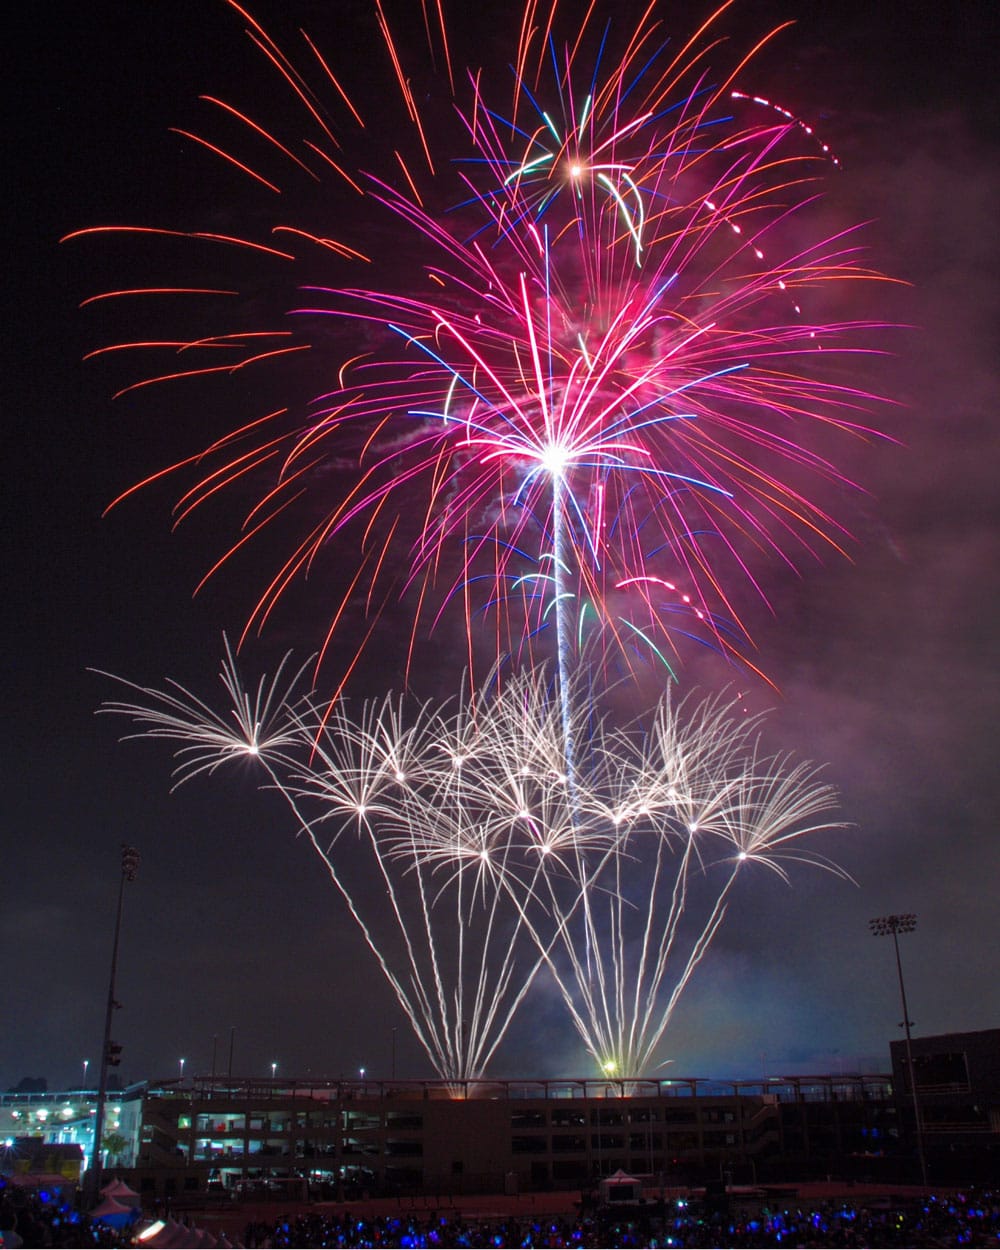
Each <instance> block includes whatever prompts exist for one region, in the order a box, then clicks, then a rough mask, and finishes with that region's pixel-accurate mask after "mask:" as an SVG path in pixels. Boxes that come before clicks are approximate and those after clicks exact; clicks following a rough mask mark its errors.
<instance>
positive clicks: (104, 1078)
mask: <svg viewBox="0 0 1000 1250" xmlns="http://www.w3.org/2000/svg"><path fill="white" fill-rule="evenodd" d="M138 871H139V852H138V851H137V850H136V849H135V847H133V846H126V845H125V843H124V842H123V843H122V859H121V880H120V882H119V884H118V912H117V914H116V916H115V940H114V942H113V943H112V946H111V974H110V976H109V977H108V1004H107V1009H106V1011H105V1013H104V1045H103V1047H102V1049H101V1079H100V1082H99V1084H98V1087H97V1114H96V1116H95V1117H94V1145H93V1153H92V1155H91V1164H90V1171H91V1173H92V1179H91V1181H90V1185H89V1189H90V1196H91V1198H92V1200H93V1201H94V1202H96V1201H97V1196H98V1194H99V1193H100V1192H101V1138H102V1137H103V1136H104V1103H105V1101H106V1099H107V1096H108V1068H109V1067H117V1066H118V1064H119V1063H121V1059H120V1058H119V1056H120V1054H121V1049H122V1048H121V1046H120V1045H119V1044H118V1043H117V1042H113V1041H112V1040H111V1019H112V1016H113V1015H114V1013H115V1009H116V1008H118V1007H120V1006H121V1003H119V1002H118V1001H117V1000H116V998H115V982H116V981H117V979H118V940H119V938H120V937H121V931H122V911H123V908H124V904H125V882H126V881H134V880H135V874H136V873H137V872H138Z"/></svg>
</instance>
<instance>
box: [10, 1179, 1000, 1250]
mask: <svg viewBox="0 0 1000 1250" xmlns="http://www.w3.org/2000/svg"><path fill="white" fill-rule="evenodd" d="M825 1188H826V1189H827V1190H828V1191H829V1190H831V1189H832V1187H825ZM823 1189H824V1187H820V1186H802V1187H801V1189H800V1190H798V1191H795V1190H788V1191H784V1192H772V1193H770V1194H767V1193H760V1192H756V1193H752V1192H750V1191H747V1192H742V1193H733V1194H730V1195H729V1197H728V1200H727V1201H724V1202H719V1203H716V1204H715V1205H713V1204H711V1203H709V1204H706V1203H705V1202H704V1201H699V1200H698V1199H696V1198H694V1197H692V1198H690V1199H686V1198H684V1197H682V1196H680V1195H671V1196H670V1197H666V1198H665V1199H664V1200H663V1201H662V1202H656V1201H653V1202H648V1203H646V1204H645V1205H644V1206H643V1207H641V1208H631V1209H627V1210H625V1209H622V1210H617V1211H611V1212H608V1211H600V1210H595V1211H587V1212H585V1213H582V1212H581V1210H580V1205H579V1195H578V1194H575V1195H571V1194H566V1195H553V1194H547V1195H544V1196H542V1195H531V1196H525V1197H522V1198H496V1197H493V1198H480V1199H474V1198H463V1199H462V1200H461V1201H462V1207H461V1209H459V1208H457V1207H454V1206H451V1205H446V1204H444V1203H442V1205H441V1206H440V1208H439V1209H437V1210H434V1209H432V1208H431V1207H430V1206H422V1207H417V1206H415V1205H414V1206H410V1207H408V1208H405V1209H404V1206H403V1204H401V1203H400V1202H398V1201H393V1202H389V1201H387V1200H386V1201H383V1202H374V1201H372V1202H367V1203H363V1204H362V1203H355V1204H332V1203H327V1204H317V1205H314V1206H311V1207H303V1208H300V1209H299V1210H297V1211H292V1212H288V1213H287V1214H280V1215H278V1214H276V1212H275V1209H274V1208H271V1209H270V1210H267V1209H266V1208H261V1207H256V1208H252V1209H251V1208H232V1209H229V1210H227V1211H225V1212H220V1211H213V1212H209V1211H198V1212H194V1211H192V1212H188V1213H187V1214H186V1216H185V1217H184V1218H185V1219H186V1221H187V1222H188V1223H189V1224H190V1226H191V1227H190V1228H189V1229H186V1230H185V1229H183V1228H179V1229H177V1230H176V1231H175V1233H174V1235H173V1236H172V1237H171V1238H170V1241H169V1244H170V1245H171V1246H172V1247H173V1250H182V1248H183V1247H188V1246H191V1247H193V1246H198V1247H204V1250H210V1247H213V1246H219V1247H226V1246H231V1245H244V1246H247V1247H265V1246H266V1247H312V1246H343V1247H365V1246H374V1247H386V1248H388V1247H408V1248H409V1247H428V1246H429V1247H464V1246H469V1247H518V1246H525V1247H536V1246H537V1247H570V1248H572V1247H581V1248H582V1247H617V1246H634V1247H650V1248H653V1247H666V1246H670V1247H688V1246H690V1247H716V1248H721V1247H744V1246H748V1247H756V1246H774V1247H787V1246H806V1247H809V1246H843V1247H853V1246H871V1247H877V1246H893V1247H896V1246H899V1247H938V1246H972V1247H977V1246H993V1247H1000V1189H980V1190H968V1191H956V1192H949V1193H924V1192H922V1191H919V1190H910V1191H906V1192H902V1193H901V1192H895V1193H893V1194H891V1195H887V1194H885V1193H878V1192H876V1191H871V1190H865V1189H863V1188H862V1187H858V1189H852V1190H850V1191H844V1192H841V1193H834V1192H826V1193H824V1192H823ZM543 1207H544V1209H543ZM378 1208H385V1209H378ZM175 1218H180V1217H179V1216H176V1213H175ZM0 1230H2V1231H0V1246H3V1247H5V1248H6V1247H10V1246H17V1245H19V1244H20V1245H23V1246H25V1247H34V1246H66V1247H89V1246H107V1247H115V1246H129V1245H135V1244H142V1243H137V1242H136V1240H135V1238H134V1236H133V1234H132V1233H117V1232H115V1231H114V1230H110V1229H107V1228H104V1227H103V1226H101V1225H100V1224H91V1222H90V1221H89V1220H88V1219H87V1218H86V1217H85V1216H84V1217H80V1216H77V1215H76V1214H75V1213H73V1212H71V1211H67V1210H62V1211H60V1210H59V1209H58V1208H55V1207H53V1206H48V1207H46V1206H43V1205H42V1204H41V1203H38V1202H37V1200H35V1199H31V1200H29V1201H28V1202H27V1203H25V1204H24V1205H22V1206H21V1207H20V1208H19V1209H15V1208H14V1207H13V1205H12V1204H11V1203H10V1202H9V1201H8V1200H6V1199H5V1200H4V1201H3V1203H2V1206H0ZM7 1230H11V1231H7ZM157 1240H160V1239H157ZM152 1244H154V1245H155V1244H156V1241H154V1242H153V1243H152ZM161 1244H164V1243H163V1242H161Z"/></svg>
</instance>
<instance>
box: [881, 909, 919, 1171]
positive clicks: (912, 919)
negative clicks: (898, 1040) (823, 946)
mask: <svg viewBox="0 0 1000 1250" xmlns="http://www.w3.org/2000/svg"><path fill="white" fill-rule="evenodd" d="M868 927H869V929H871V931H872V936H873V937H886V936H887V935H888V934H890V933H891V934H892V942H893V946H894V947H895V950H896V972H897V973H898V975H899V997H900V999H901V1000H902V1004H903V1028H904V1030H905V1032H906V1066H907V1068H909V1070H910V1093H911V1094H912V1096H913V1119H914V1126H915V1128H916V1133H917V1158H918V1159H919V1160H920V1179H921V1180H922V1181H923V1183H924V1184H925V1185H926V1184H927V1158H926V1156H925V1154H924V1126H923V1121H922V1120H921V1118H920V1099H919V1098H918V1097H917V1074H916V1071H915V1070H914V1067H913V1038H912V1037H911V1035H910V1012H909V1008H908V1007H907V1005H906V986H905V985H904V984H903V961H902V959H900V957H899V935H900V934H901V933H912V932H913V930H914V929H915V928H916V927H917V917H916V915H915V914H914V913H913V912H904V913H903V914H902V915H899V916H878V917H876V919H874V920H869V921H868Z"/></svg>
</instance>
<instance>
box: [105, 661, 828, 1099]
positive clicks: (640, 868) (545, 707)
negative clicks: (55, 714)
mask: <svg viewBox="0 0 1000 1250" xmlns="http://www.w3.org/2000/svg"><path fill="white" fill-rule="evenodd" d="M222 676H223V683H224V686H225V690H226V693H227V699H228V700H229V702H230V703H231V704H232V707H231V709H229V711H228V714H227V713H218V712H216V711H214V710H213V709H212V708H211V707H210V706H209V705H208V704H206V703H205V702H204V701H203V700H201V699H199V698H197V697H195V696H194V695H192V694H190V693H189V692H187V691H184V690H183V689H181V688H180V687H176V686H172V687H171V688H170V689H168V690H166V691H156V690H154V689H150V688H143V687H137V686H133V685H132V683H125V684H126V685H127V686H129V687H130V689H131V690H132V691H133V692H134V697H130V698H129V699H127V700H123V701H116V702H110V703H106V704H105V705H104V707H103V710H104V711H106V712H110V713H114V714H116V715H123V716H126V717H128V718H129V719H130V720H132V721H133V722H134V723H135V724H136V726H137V729H136V733H135V734H134V735H132V736H136V737H151V738H155V739H167V740H173V741H175V742H178V743H180V746H179V747H178V750H177V756H178V761H179V762H178V780H179V781H181V780H188V779H190V778H193V777H195V776H198V775H200V774H204V773H213V772H214V771H215V770H216V769H218V768H220V767H223V766H228V765H231V764H232V763H233V762H234V761H235V760H237V759H244V760H246V759H250V760H252V761H253V762H254V763H255V764H256V765H257V766H258V767H260V768H262V769H263V770H264V773H265V775H266V778H267V781H268V783H269V784H270V785H273V786H275V787H277V788H278V789H279V790H280V792H281V793H282V794H283V795H284V796H285V798H286V799H287V801H288V803H289V805H290V808H291V810H292V812H293V813H294V815H295V819H296V822H297V824H298V827H299V829H300V831H301V832H302V833H303V834H304V835H305V836H306V837H308V839H309V841H310V843H311V845H312V847H313V849H314V850H315V851H316V853H317V854H318V855H319V857H320V858H321V860H322V861H323V864H324V865H325V867H326V870H327V872H328V873H329V876H330V879H331V881H332V882H333V884H334V885H335V887H336V888H337V890H338V892H339V893H340V895H341V897H342V898H343V900H344V902H345V904H346V905H347V907H348V910H349V912H350V914H351V916H352V918H353V919H354V921H355V922H356V924H357V925H358V926H359V928H360V930H361V932H362V934H363V936H364V939H365V941H366V942H367V944H368V946H369V947H370V949H371V950H372V952H373V953H374V955H375V957H376V958H377V960H378V963H379V965H380V967H381V969H382V972H383V973H384V975H385V976H386V978H387V980H388V982H389V984H390V985H391V987H392V989H393V991H394V993H395V995H396V997H397V999H398V1001H399V1003H400V1006H401V1007H402V1009H403V1010H404V1012H405V1013H406V1015H407V1017H408V1019H409V1021H410V1023H411V1025H412V1027H413V1029H414V1032H415V1034H416V1036H417V1038H418V1039H419V1041H420V1043H421V1045H422V1046H423V1048H424V1051H425V1053H426V1054H427V1056H428V1058H429V1059H430V1061H431V1063H432V1064H433V1065H434V1068H435V1070H436V1071H437V1073H438V1074H439V1076H441V1077H442V1078H443V1079H446V1080H453V1081H462V1080H469V1079H476V1078H478V1077H480V1076H482V1075H483V1072H484V1070H485V1068H486V1065H487V1064H488V1062H489V1061H490V1059H491V1058H492V1057H493V1055H494V1054H495V1052H496V1050H497V1048H498V1047H499V1046H500V1044H501V1042H502V1040H503V1037H504V1035H505V1034H506V1032H507V1029H508V1027H509V1025H510V1023H511V1020H512V1019H513V1017H514V1014H515V1012H516V1010H517V1009H518V1007H519V1006H520V1004H521V1003H522V1001H523V1000H524V997H525V995H526V994H527V993H528V990H529V988H530V986H531V983H532V981H533V979H534V977H535V974H536V973H537V971H538V969H539V968H540V967H542V966H544V967H545V968H546V969H547V971H548V973H549V974H550V976H551V978H552V979H553V980H554V982H555V984H556V985H557V986H558V989H559V992H560V994H561V996H562V999H563V1002H564V1004H565V1007H566V1009H567V1011H568V1014H569V1017H570V1019H571V1020H572V1022H573V1024H574V1026H575V1028H576V1030H577V1033H578V1035H579V1037H580V1039H581V1041H582V1043H583V1045H584V1046H585V1048H586V1050H587V1051H588V1052H589V1054H590V1055H592V1056H593V1058H594V1059H595V1060H596V1061H597V1063H598V1064H599V1066H600V1069H601V1070H602V1071H604V1072H614V1073H617V1074H619V1075H621V1076H639V1075H642V1074H643V1073H644V1072H645V1071H647V1070H649V1067H650V1065H651V1063H652V1061H653V1058H654V1055H655V1052H656V1048H657V1046H658V1045H659V1043H660V1041H661V1039H662V1036H663V1033H664V1031H665V1029H666V1027H667V1025H668V1024H669V1021H670V1018H671V1015H672V1013H673V1011H674V1008H675V1007H676V1005H677V1002H678V1000H679V998H680V996H681V994H682V993H683V990H684V988H685V987H686V985H687V984H688V982H689V980H690V978H691V976H692V974H693V972H694V970H695V968H696V967H697V966H698V964H699V962H700V961H701V959H702V958H703V956H704V955H705V952H706V951H707V949H708V947H709V944H710V942H711V940H712V938H713V936H714V935H715V933H716V932H717V930H718V928H719V926H720V925H721V924H722V922H723V919H724V917H725V914H726V908H727V905H728V902H729V899H730V897H731V895H732V893H733V891H734V889H735V887H736V885H737V883H738V881H739V880H740V878H741V877H742V876H743V875H744V874H746V873H747V872H748V871H750V870H751V869H752V868H753V867H754V866H759V867H764V868H767V869H770V870H771V871H773V872H775V873H777V874H778V875H779V876H780V877H782V878H783V879H785V880H787V867H788V865H789V864H791V863H805V864H812V865H818V866H821V867H824V868H827V869H829V870H831V871H833V872H838V873H839V872H840V870H839V869H837V868H836V866H835V865H833V864H832V863H831V862H830V861H829V860H827V859H825V858H824V857H823V856H821V855H818V854H815V853H813V852H811V851H810V850H809V849H808V848H805V849H803V848H802V847H800V845H799V844H800V842H801V841H802V840H803V839H808V836H809V835H812V834H815V833H817V832H819V831H821V830H830V829H833V828H836V827H837V826H836V825H835V823H834V822H832V821H831V820H830V819H828V816H827V814H828V813H829V812H830V811H831V810H832V808H833V806H834V795H833V791H832V790H831V788H830V787H829V786H828V785H825V784H823V783H822V782H821V781H820V780H819V779H818V776H817V773H816V770H815V769H813V768H812V767H810V766H809V765H807V764H803V763H795V762H794V761H792V760H791V758H790V757H786V756H774V755H768V754H766V753H764V752H763V751H762V748H761V744H760V740H759V718H758V719H757V720H754V721H748V720H747V719H746V718H745V717H742V716H741V715H739V713H738V712H737V710H736V705H735V704H734V703H733V702H728V701H727V700H726V699H724V698H720V697H714V698H711V699H708V700H705V701H703V702H701V703H697V702H695V701H694V700H691V699H688V700H685V701H681V702H679V703H678V702H675V701H673V700H672V699H671V698H670V696H669V695H665V696H664V697H663V699H662V700H661V702H660V704H659V706H658V707H657V708H656V710H655V712H654V714H653V716H652V718H651V719H650V721H649V722H648V724H647V725H643V724H639V723H636V724H634V725H632V726H630V727H628V728H625V729H621V728H614V727H613V726H612V722H611V721H610V720H608V719H607V718H602V717H598V718H596V719H595V718H594V716H593V714H592V713H590V712H583V711H580V710H579V709H580V708H581V707H582V706H583V705H582V701H581V700H579V699H577V700H571V706H573V707H574V708H576V709H577V711H576V713H575V714H576V715H577V717H578V718H579V721H580V723H579V724H578V725H576V726H574V731H575V733H576V736H577V737H578V738H579V739H580V740H581V741H582V740H584V738H585V739H586V741H587V753H586V759H585V761H582V763H585V767H581V769H580V772H579V776H578V778H577V782H576V785H575V787H574V792H573V794H572V795H571V793H570V787H569V784H568V781H569V779H568V777H567V774H566V771H565V763H564V739H563V725H562V716H561V712H560V710H559V708H558V705H557V703H556V701H554V700H553V699H552V697H551V689H550V685H549V683H548V680H547V676H546V674H545V672H544V671H542V670H534V671H531V672H528V673H524V674H522V675H519V676H517V677H515V678H514V679H513V680H512V681H511V682H509V683H507V684H506V685H505V686H503V687H502V688H500V689H499V690H497V691H496V693H493V694H491V695H480V696H478V697H476V698H475V699H474V700H470V699H468V698H467V697H466V696H464V695H461V696H459V697H458V698H457V699H456V700H455V701H454V702H452V703H450V704H444V705H440V706H432V705H429V704H424V705H410V704H408V703H407V702H406V701H405V700H400V699H398V698H395V697H393V696H386V697H385V698H383V699H382V700H380V701H378V702H372V703H366V704H365V705H363V707H362V708H361V710H360V713H359V714H358V715H357V716H352V715H351V712H350V709H349V706H348V703H347V701H341V702H340V703H338V705H337V706H336V708H335V709H334V710H333V713H332V715H329V714H327V713H326V712H325V711H323V710H321V709H318V708H316V707H315V706H314V705H313V704H312V702H311V701H310V699H309V698H308V697H300V696H299V695H297V694H296V693H295V683H294V682H292V683H285V684H284V685H281V686H280V687H279V684H278V683H277V682H274V681H272V682H270V683H268V686H267V695H266V697H265V698H264V699H263V701H262V700H261V698H260V697H259V696H258V698H257V700H256V701H255V702H254V701H252V700H250V699H248V697H247V696H246V695H245V693H244V692H243V690H242V687H241V686H240V683H239V678H238V674H237V672H236V669H235V666H234V665H233V664H232V662H231V659H227V662H226V664H225V665H224V668H223V675H222ZM279 691H280V692H281V693H279ZM251 706H253V712H252V714H251V715H249V716H248V715H247V714H246V712H247V709H248V708H250V707H251ZM584 721H586V723H584ZM841 875H843V874H841ZM585 952H586V954H585Z"/></svg>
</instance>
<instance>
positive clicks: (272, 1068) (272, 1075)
mask: <svg viewBox="0 0 1000 1250" xmlns="http://www.w3.org/2000/svg"><path fill="white" fill-rule="evenodd" d="M277 1071H278V1065H277V1064H276V1063H272V1064H271V1080H272V1081H273V1080H274V1074H275V1073H276V1072H277Z"/></svg>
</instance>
